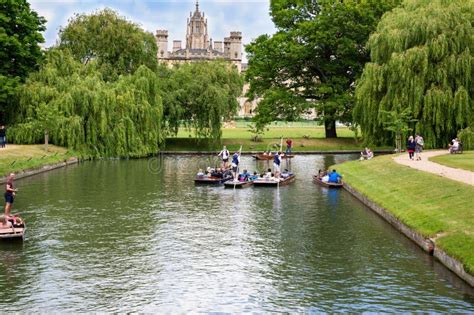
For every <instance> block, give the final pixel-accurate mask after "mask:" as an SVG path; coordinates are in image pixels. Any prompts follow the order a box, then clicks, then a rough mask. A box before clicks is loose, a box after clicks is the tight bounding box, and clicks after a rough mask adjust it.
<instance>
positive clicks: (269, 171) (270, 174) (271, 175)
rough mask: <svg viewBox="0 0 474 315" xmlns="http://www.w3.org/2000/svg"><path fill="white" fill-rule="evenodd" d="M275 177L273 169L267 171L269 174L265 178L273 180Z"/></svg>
mask: <svg viewBox="0 0 474 315" xmlns="http://www.w3.org/2000/svg"><path fill="white" fill-rule="evenodd" d="M272 177H273V174H272V169H271V168H269V169H268V170H267V173H266V174H265V178H272Z"/></svg>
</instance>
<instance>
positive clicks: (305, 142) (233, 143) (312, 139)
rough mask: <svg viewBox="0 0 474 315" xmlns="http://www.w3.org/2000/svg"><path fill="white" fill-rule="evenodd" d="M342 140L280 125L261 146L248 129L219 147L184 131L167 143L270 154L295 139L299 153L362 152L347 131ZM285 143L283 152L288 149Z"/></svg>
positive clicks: (230, 131)
mask: <svg viewBox="0 0 474 315" xmlns="http://www.w3.org/2000/svg"><path fill="white" fill-rule="evenodd" d="M337 133H338V136H339V138H336V139H325V138H324V137H325V133H324V128H323V127H320V126H315V125H314V124H307V125H306V126H305V125H296V126H294V125H292V124H291V125H289V126H287V127H282V126H280V125H276V126H271V127H269V128H268V130H266V131H265V133H264V134H263V135H262V139H261V141H260V142H254V141H252V140H251V138H252V133H251V132H250V131H249V130H248V128H246V127H245V126H242V127H238V128H224V129H222V139H221V141H220V142H218V143H210V142H209V141H207V140H197V139H194V138H193V133H192V132H191V131H189V130H186V129H180V130H179V132H178V135H177V136H176V137H171V138H168V139H166V147H165V150H167V151H217V150H220V149H221V148H222V145H227V147H228V148H229V150H231V151H234V150H238V149H239V148H240V146H241V145H242V149H243V150H244V151H268V150H272V151H274V150H276V149H277V148H279V146H280V138H281V137H283V138H284V139H285V138H291V139H292V140H293V147H294V148H293V149H294V150H296V151H340V150H360V149H361V148H362V143H360V142H358V141H356V139H355V138H354V132H353V131H351V130H350V129H349V128H346V127H339V128H338V129H337ZM285 147H286V145H285V142H284V141H283V148H285ZM374 149H384V150H386V149H392V148H391V147H380V148H374Z"/></svg>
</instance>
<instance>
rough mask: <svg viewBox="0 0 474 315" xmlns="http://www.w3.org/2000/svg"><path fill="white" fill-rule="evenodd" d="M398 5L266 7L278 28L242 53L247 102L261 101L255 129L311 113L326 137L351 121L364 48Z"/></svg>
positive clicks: (292, 2)
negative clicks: (339, 123) (312, 110)
mask: <svg viewBox="0 0 474 315" xmlns="http://www.w3.org/2000/svg"><path fill="white" fill-rule="evenodd" d="M398 3H399V1H398V0H382V1H381V0H364V1H356V0H347V1H331V0H318V1H300V0H284V1H271V6H270V14H271V16H272V19H273V22H274V23H275V26H276V28H277V32H276V34H274V35H273V36H268V35H262V36H260V37H258V38H257V39H256V40H254V41H253V42H252V43H251V44H250V45H248V46H247V47H246V51H247V54H248V58H249V68H248V70H247V73H246V77H247V79H248V81H249V82H250V90H249V96H251V97H263V101H262V102H261V103H260V104H259V106H258V108H257V116H256V121H257V123H261V124H265V123H268V122H270V121H272V120H274V119H275V118H278V117H280V118H284V119H289V120H293V119H295V118H297V117H298V116H299V115H300V114H301V112H303V111H305V110H307V109H308V108H316V109H317V111H318V114H319V117H320V119H321V120H322V121H323V122H324V125H325V128H326V137H336V136H337V133H336V126H335V122H336V120H338V121H342V122H347V121H350V120H351V110H352V107H353V102H354V100H353V92H354V91H353V88H352V87H353V84H354V82H355V80H356V79H357V78H358V77H359V76H360V74H361V72H362V68H363V66H364V63H365V62H367V61H368V60H369V55H368V51H367V49H366V48H365V44H366V41H367V39H368V38H369V35H370V33H371V32H372V31H374V30H375V28H376V25H377V23H378V21H379V19H380V17H381V16H382V14H383V13H384V12H386V11H388V10H390V9H392V8H393V7H394V6H396V5H397V4H398Z"/></svg>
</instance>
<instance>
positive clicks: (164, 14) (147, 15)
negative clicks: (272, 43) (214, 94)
mask: <svg viewBox="0 0 474 315" xmlns="http://www.w3.org/2000/svg"><path fill="white" fill-rule="evenodd" d="M29 2H30V4H31V7H32V9H34V10H35V11H36V12H38V13H39V14H40V15H42V16H44V17H45V18H46V19H47V20H48V23H47V24H46V27H47V30H46V32H45V33H44V37H45V40H46V43H45V44H44V46H46V47H49V46H52V45H54V44H55V42H56V40H57V34H58V30H59V28H60V27H61V26H65V25H67V21H68V19H70V18H71V17H72V16H73V14H74V13H90V12H93V11H95V10H100V9H103V8H105V7H109V8H112V9H114V10H115V11H118V12H119V14H120V15H122V16H124V17H126V18H127V19H128V20H130V21H133V22H135V23H138V24H140V25H141V26H142V27H143V29H145V30H147V31H150V32H153V34H154V33H155V31H156V30H157V29H167V30H168V32H169V41H170V43H171V42H172V41H173V40H174V39H177V40H182V41H183V42H184V40H185V33H186V19H187V18H188V17H189V12H190V11H194V8H195V0H116V1H112V0H29ZM269 2H270V1H269V0H246V1H243V0H233V1H230V0H200V1H199V7H200V11H204V13H205V14H206V16H207V18H208V27H209V36H210V37H211V38H212V39H213V40H214V41H216V40H217V41H219V40H223V39H224V37H226V36H228V35H229V32H230V31H241V32H242V36H243V42H244V44H246V43H249V42H250V41H251V40H252V39H253V38H256V37H257V36H259V35H261V34H272V33H273V32H274V31H275V30H274V27H273V23H272V21H271V19H270V16H269V14H268V10H269ZM170 46H171V44H170V45H169V46H168V47H170ZM170 48H171V47H170Z"/></svg>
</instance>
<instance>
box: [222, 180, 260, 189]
mask: <svg viewBox="0 0 474 315" xmlns="http://www.w3.org/2000/svg"><path fill="white" fill-rule="evenodd" d="M253 182H254V181H253V180H249V181H245V182H240V181H239V182H234V181H233V180H230V181H227V182H225V183H224V187H225V188H234V187H235V188H236V189H242V188H247V187H250V186H252V185H253Z"/></svg>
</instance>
